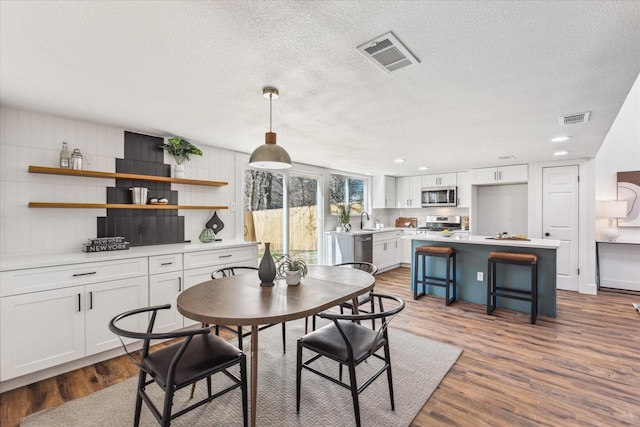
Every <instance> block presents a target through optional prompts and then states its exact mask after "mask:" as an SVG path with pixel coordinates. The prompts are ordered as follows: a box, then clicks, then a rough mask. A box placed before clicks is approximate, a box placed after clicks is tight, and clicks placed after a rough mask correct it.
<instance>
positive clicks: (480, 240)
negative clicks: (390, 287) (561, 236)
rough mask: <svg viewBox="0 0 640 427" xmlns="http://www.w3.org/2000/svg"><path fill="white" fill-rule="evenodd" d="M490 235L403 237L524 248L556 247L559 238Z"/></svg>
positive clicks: (404, 237)
mask: <svg viewBox="0 0 640 427" xmlns="http://www.w3.org/2000/svg"><path fill="white" fill-rule="evenodd" d="M490 237H491V236H470V235H468V234H463V233H455V234H454V235H452V236H449V237H445V236H443V235H442V234H440V233H421V234H412V235H405V236H403V237H402V238H403V239H412V240H426V241H434V242H455V243H469V244H473V245H492V246H509V247H524V248H543V249H558V248H559V247H560V240H553V239H531V240H492V239H490Z"/></svg>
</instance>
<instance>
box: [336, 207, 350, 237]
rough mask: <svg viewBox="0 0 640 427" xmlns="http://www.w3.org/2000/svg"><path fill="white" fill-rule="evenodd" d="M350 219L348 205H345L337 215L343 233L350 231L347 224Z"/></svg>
mask: <svg viewBox="0 0 640 427" xmlns="http://www.w3.org/2000/svg"><path fill="white" fill-rule="evenodd" d="M350 218H351V215H350V209H349V205H345V206H344V209H342V213H340V214H339V215H338V221H339V222H340V225H341V226H342V229H343V230H344V231H345V232H348V231H350V230H351V225H350V224H349V219H350Z"/></svg>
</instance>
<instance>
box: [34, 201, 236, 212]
mask: <svg viewBox="0 0 640 427" xmlns="http://www.w3.org/2000/svg"><path fill="white" fill-rule="evenodd" d="M29 207H30V208H77V209H166V210H178V209H201V210H218V209H229V206H182V205H161V204H159V205H130V204H116V203H47V202H29Z"/></svg>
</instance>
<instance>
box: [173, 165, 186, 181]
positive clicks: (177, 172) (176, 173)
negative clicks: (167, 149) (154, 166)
mask: <svg viewBox="0 0 640 427" xmlns="http://www.w3.org/2000/svg"><path fill="white" fill-rule="evenodd" d="M173 177H174V178H185V177H186V175H185V174H184V165H183V164H180V165H175V166H174V167H173Z"/></svg>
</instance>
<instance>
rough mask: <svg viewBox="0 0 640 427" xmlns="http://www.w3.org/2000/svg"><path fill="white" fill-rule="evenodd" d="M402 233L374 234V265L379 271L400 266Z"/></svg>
mask: <svg viewBox="0 0 640 427" xmlns="http://www.w3.org/2000/svg"><path fill="white" fill-rule="evenodd" d="M400 256H401V248H400V231H399V230H398V231H387V232H380V233H374V234H373V263H374V264H375V265H376V266H377V267H378V271H384V270H386V269H389V268H390V267H393V266H397V265H398V264H400Z"/></svg>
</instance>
